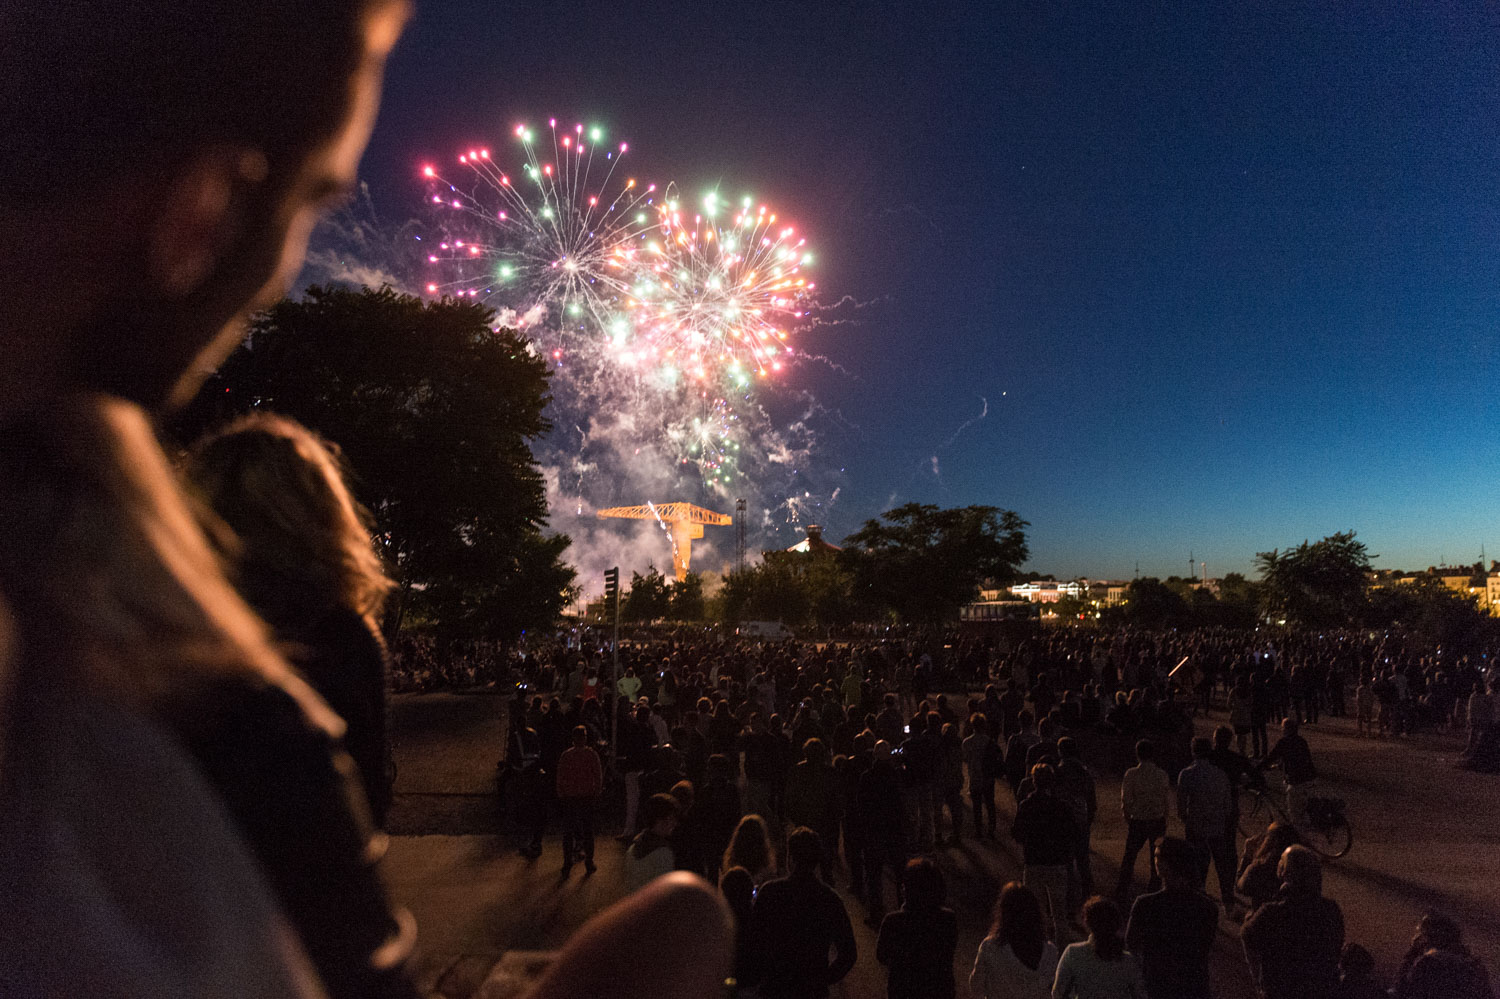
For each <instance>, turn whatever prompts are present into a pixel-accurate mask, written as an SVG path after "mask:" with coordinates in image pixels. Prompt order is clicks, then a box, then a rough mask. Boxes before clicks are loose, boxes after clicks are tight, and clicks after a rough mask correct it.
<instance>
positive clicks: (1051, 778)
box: [1031, 763, 1057, 794]
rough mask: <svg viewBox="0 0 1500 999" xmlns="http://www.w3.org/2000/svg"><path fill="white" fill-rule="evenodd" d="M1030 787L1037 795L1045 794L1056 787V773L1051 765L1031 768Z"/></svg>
mask: <svg viewBox="0 0 1500 999" xmlns="http://www.w3.org/2000/svg"><path fill="white" fill-rule="evenodd" d="M1031 786H1032V787H1034V788H1036V791H1037V793H1038V794H1047V793H1048V792H1050V791H1051V790H1052V789H1053V788H1054V787H1056V786H1057V771H1056V770H1053V769H1052V766H1051V764H1048V763H1038V764H1036V765H1035V766H1033V767H1032V768H1031Z"/></svg>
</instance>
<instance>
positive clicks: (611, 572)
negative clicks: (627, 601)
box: [604, 566, 620, 602]
mask: <svg viewBox="0 0 1500 999" xmlns="http://www.w3.org/2000/svg"><path fill="white" fill-rule="evenodd" d="M604 599H606V600H613V601H615V602H618V601H619V599H620V569H619V567H618V566H616V567H615V568H613V569H605V570H604Z"/></svg>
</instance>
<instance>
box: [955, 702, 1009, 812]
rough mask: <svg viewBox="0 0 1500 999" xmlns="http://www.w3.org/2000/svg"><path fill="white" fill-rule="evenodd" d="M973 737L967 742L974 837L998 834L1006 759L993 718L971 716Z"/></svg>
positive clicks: (965, 747)
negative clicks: (998, 785) (999, 787)
mask: <svg viewBox="0 0 1500 999" xmlns="http://www.w3.org/2000/svg"><path fill="white" fill-rule="evenodd" d="M969 728H970V729H971V732H970V734H969V737H968V738H967V739H965V740H964V742H963V755H964V766H965V768H966V769H967V770H968V772H969V803H970V805H971V806H972V807H973V809H974V836H975V837H976V838H977V839H984V837H985V834H986V833H988V834H989V836H990V838H991V839H993V838H994V837H995V777H996V776H997V774H998V772H999V770H1000V767H999V766H993V764H994V763H995V762H997V760H996V758H997V757H998V758H999V760H1003V759H1004V756H1003V755H1002V754H1001V753H1000V747H999V745H997V744H996V742H995V737H994V735H993V729H992V728H991V726H990V723H989V720H988V719H987V718H986V717H985V716H984V715H981V714H975V715H970V716H969Z"/></svg>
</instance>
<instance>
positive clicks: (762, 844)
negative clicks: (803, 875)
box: [719, 815, 776, 888]
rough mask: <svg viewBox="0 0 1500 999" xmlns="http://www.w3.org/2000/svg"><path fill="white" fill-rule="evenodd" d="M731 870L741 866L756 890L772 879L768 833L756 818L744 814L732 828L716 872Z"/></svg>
mask: <svg viewBox="0 0 1500 999" xmlns="http://www.w3.org/2000/svg"><path fill="white" fill-rule="evenodd" d="M731 867H743V868H744V869H745V870H747V871H749V872H750V877H751V878H752V879H753V880H754V881H755V886H756V887H757V888H759V887H760V886H761V885H763V884H765V883H766V882H767V881H770V880H771V879H772V878H774V877H775V876H776V854H775V853H774V852H772V849H771V834H770V833H769V832H768V831H767V829H766V822H765V820H764V819H762V818H761V817H760V816H759V815H746V816H745V817H744V818H742V819H740V822H739V825H737V826H735V827H734V833H733V834H732V835H731V836H730V837H729V846H728V847H726V848H725V850H724V859H723V862H722V863H721V864H720V867H719V870H720V872H721V873H722V872H725V871H728V870H729V869H730V868H731Z"/></svg>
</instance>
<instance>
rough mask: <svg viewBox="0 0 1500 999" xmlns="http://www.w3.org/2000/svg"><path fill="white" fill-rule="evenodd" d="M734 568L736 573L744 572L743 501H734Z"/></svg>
mask: <svg viewBox="0 0 1500 999" xmlns="http://www.w3.org/2000/svg"><path fill="white" fill-rule="evenodd" d="M734 523H735V528H734V566H735V571H736V572H744V571H745V501H744V500H742V499H737V500H735V501H734Z"/></svg>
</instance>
